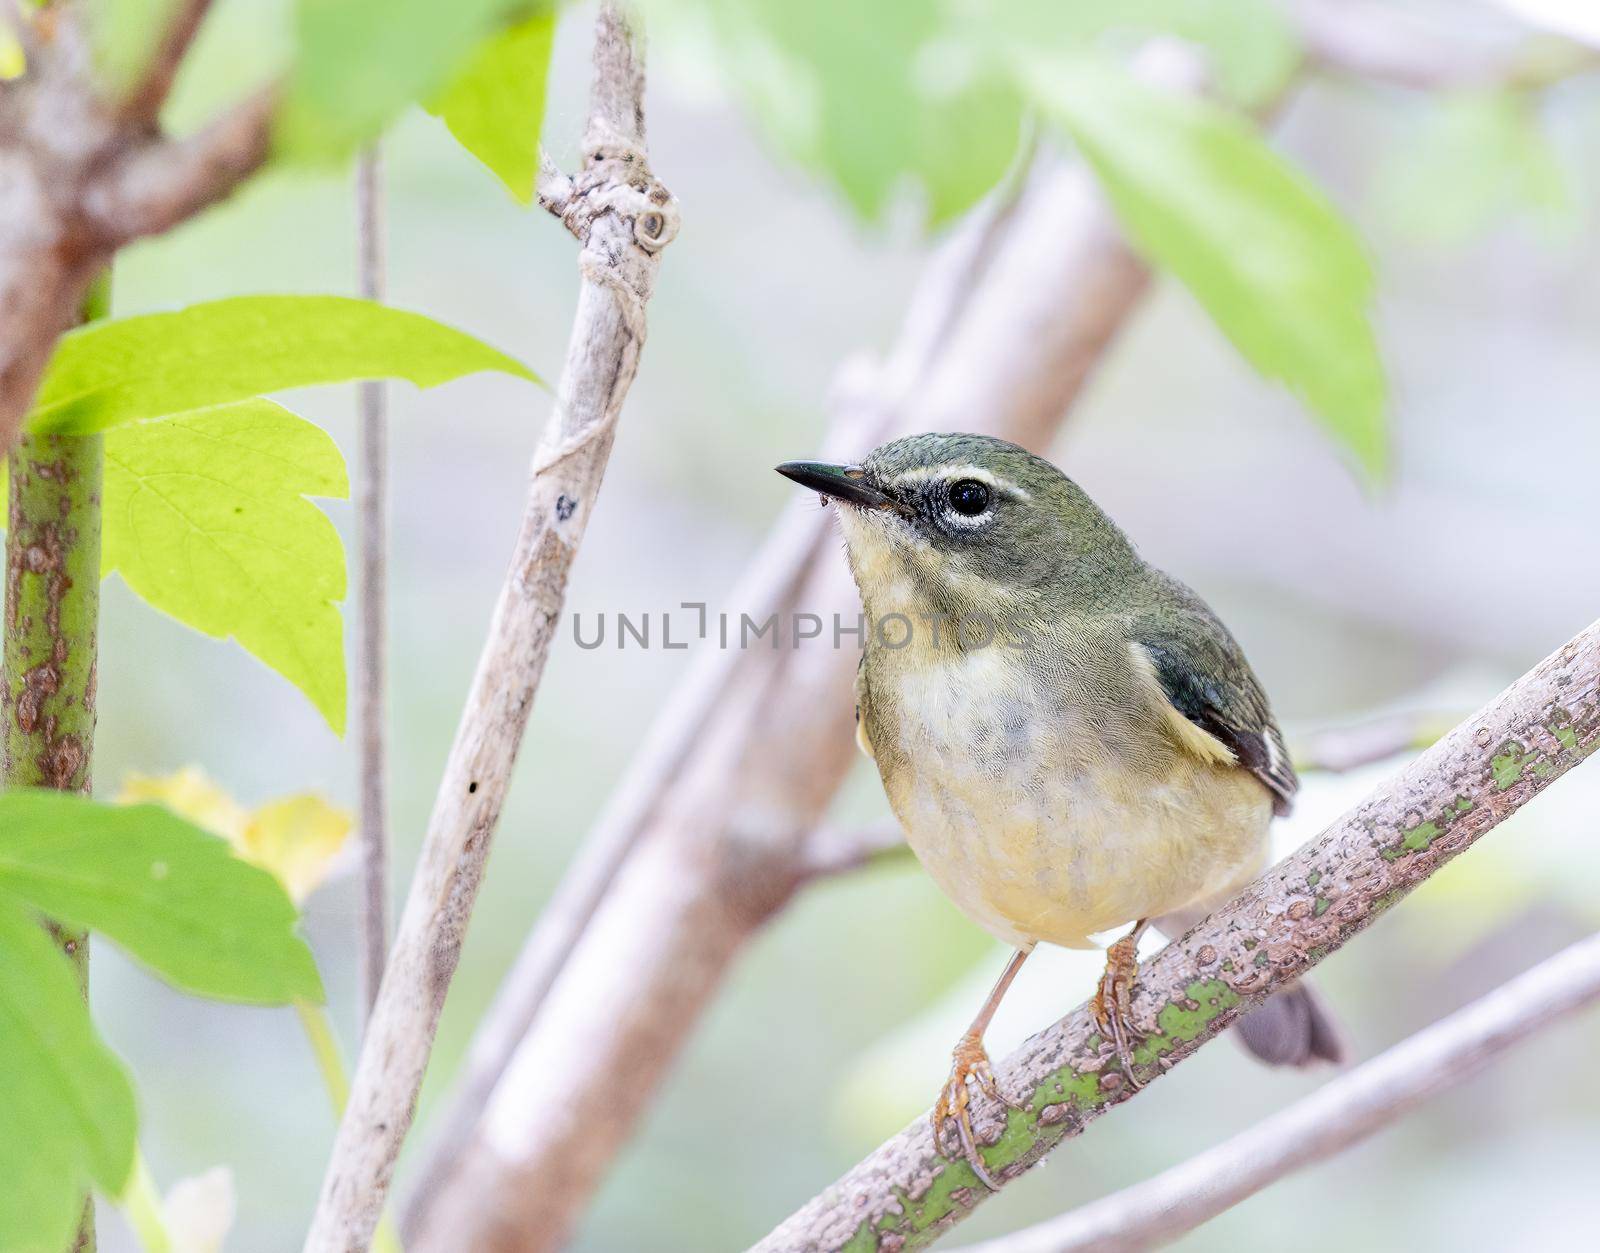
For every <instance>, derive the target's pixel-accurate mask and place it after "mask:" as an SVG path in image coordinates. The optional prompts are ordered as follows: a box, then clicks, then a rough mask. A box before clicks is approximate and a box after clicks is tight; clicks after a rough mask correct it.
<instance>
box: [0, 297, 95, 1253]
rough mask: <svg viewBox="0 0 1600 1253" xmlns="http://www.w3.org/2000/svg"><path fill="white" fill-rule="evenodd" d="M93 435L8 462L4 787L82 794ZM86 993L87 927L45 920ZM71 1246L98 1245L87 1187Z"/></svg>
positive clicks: (90, 617)
mask: <svg viewBox="0 0 1600 1253" xmlns="http://www.w3.org/2000/svg"><path fill="white" fill-rule="evenodd" d="M109 306H110V279H109V277H108V276H105V275H102V276H101V277H100V278H99V279H98V280H97V282H96V283H95V284H94V285H93V286H92V287H91V289H90V293H89V297H88V299H87V300H86V301H85V304H84V308H83V309H82V311H81V312H82V319H81V320H83V321H89V320H91V319H94V318H102V317H105V316H106V314H107V313H109V312H110V307H109ZM104 462H105V439H104V437H103V436H100V435H26V436H24V437H23V438H22V439H21V440H20V441H19V442H18V443H17V446H16V447H15V448H13V449H12V450H11V454H10V457H9V459H8V462H7V467H6V468H7V472H8V473H7V475H6V476H5V477H6V479H7V480H8V483H7V491H8V495H9V503H8V507H7V510H6V551H5V557H6V582H5V616H4V623H3V626H0V631H3V634H4V649H3V651H4V661H3V665H0V786H3V787H44V788H53V789H55V790H56V791H59V792H82V793H84V794H87V793H88V791H89V787H90V781H91V765H92V762H93V758H94V723H95V675H96V673H97V671H98V669H99V648H100V478H101V472H102V469H103V467H104ZM46 925H47V926H48V928H49V930H50V933H51V935H52V936H53V937H54V938H55V940H56V942H57V943H58V944H60V945H61V949H62V951H63V952H64V953H66V955H67V956H68V957H69V958H70V959H71V960H72V964H73V966H74V967H75V968H76V969H77V972H78V986H79V987H80V988H81V989H82V991H83V994H84V997H85V998H87V997H88V995H89V933H88V932H87V931H83V930H80V929H77V928H72V927H64V926H61V925H60V924H58V923H53V922H51V923H47V924H46ZM72 1247H73V1251H74V1253H93V1251H94V1247H95V1229H94V1200H93V1198H92V1197H90V1196H85V1197H84V1201H83V1218H82V1220H81V1221H80V1222H79V1225H78V1234H77V1238H76V1239H75V1241H74V1242H73V1246H72Z"/></svg>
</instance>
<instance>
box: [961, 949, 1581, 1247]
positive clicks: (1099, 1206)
mask: <svg viewBox="0 0 1600 1253" xmlns="http://www.w3.org/2000/svg"><path fill="white" fill-rule="evenodd" d="M1597 1000H1600V935H1595V936H1591V937H1589V938H1588V939H1587V940H1582V941H1580V942H1579V943H1577V944H1574V945H1572V946H1571V947H1570V948H1566V949H1563V950H1562V951H1561V952H1560V953H1557V954H1556V955H1555V956H1554V957H1552V958H1550V959H1549V960H1547V961H1544V962H1541V963H1540V964H1539V965H1537V966H1535V967H1534V968H1533V969H1532V970H1529V971H1527V972H1525V973H1524V974H1521V975H1519V976H1517V977H1516V978H1515V979H1512V980H1511V981H1510V982H1508V983H1505V984H1503V985H1502V986H1500V987H1498V988H1496V989H1495V990H1494V991H1493V992H1490V993H1489V994H1488V995H1487V996H1484V997H1482V998H1480V999H1479V1000H1477V1001H1474V1002H1473V1003H1472V1004H1471V1005H1468V1006H1467V1007H1466V1008H1464V1009H1460V1010H1457V1011H1456V1012H1455V1013H1453V1014H1451V1015H1449V1016H1448V1017H1446V1018H1443V1019H1441V1020H1440V1021H1438V1022H1436V1023H1434V1024H1433V1025H1432V1026H1430V1027H1427V1028H1424V1029H1423V1030H1421V1031H1419V1032H1417V1033H1416V1034H1415V1035H1413V1036H1411V1037H1410V1038H1409V1039H1406V1040H1403V1041H1401V1042H1400V1043H1399V1044H1397V1045H1395V1046H1394V1047H1393V1048H1391V1049H1389V1050H1388V1051H1387V1052H1385V1053H1382V1054H1380V1055H1379V1056H1377V1057H1375V1058H1373V1059H1372V1060H1371V1061H1369V1062H1366V1063H1364V1064H1363V1065H1361V1066H1359V1067H1357V1068H1356V1069H1355V1070H1352V1071H1349V1072H1348V1073H1346V1074H1343V1075H1340V1076H1339V1077H1338V1078H1336V1079H1333V1080H1330V1081H1329V1082H1328V1083H1327V1084H1325V1085H1324V1086H1322V1087H1321V1088H1319V1089H1317V1091H1315V1092H1313V1093H1312V1094H1311V1095H1310V1096H1307V1097H1304V1098H1303V1099H1301V1100H1299V1101H1296V1102H1295V1103H1294V1104H1293V1105H1291V1106H1289V1107H1288V1108H1287V1109H1284V1110H1282V1111H1280V1112H1279V1113H1276V1114H1274V1115H1272V1116H1271V1117H1270V1118H1266V1119H1264V1120H1263V1121H1261V1122H1260V1123H1257V1124H1256V1125H1255V1126H1254V1127H1251V1128H1249V1129H1248V1130H1246V1131H1243V1132H1241V1133H1240V1134H1238V1135H1236V1136H1234V1137H1233V1138H1232V1139H1230V1140H1225V1141H1224V1142H1223V1143H1221V1144H1219V1145H1217V1146H1216V1147H1215V1148H1210V1149H1207V1150H1205V1151H1204V1152H1203V1153H1200V1154H1198V1155H1196V1156H1195V1157H1192V1158H1190V1159H1189V1160H1188V1161H1186V1162H1183V1163H1182V1164H1180V1165H1177V1166H1174V1167H1172V1168H1171V1169H1170V1170H1166V1171H1163V1172H1162V1173H1161V1174H1159V1175H1157V1176H1155V1177H1154V1178H1153V1179H1148V1180H1146V1181H1144V1182H1143V1183H1138V1184H1135V1185H1133V1186H1132V1187H1130V1188H1125V1189H1123V1190H1122V1191H1121V1192H1115V1193H1112V1194H1111V1195H1110V1196H1107V1197H1103V1198H1101V1199H1100V1200H1098V1201H1093V1202H1091V1203H1090V1204H1088V1205H1085V1206H1083V1207H1081V1208H1079V1209H1076V1210H1073V1211H1071V1212H1070V1213H1067V1214H1063V1215H1062V1216H1061V1217H1059V1218H1052V1219H1050V1220H1049V1221H1047V1222H1043V1223H1039V1224H1037V1225H1036V1226H1033V1227H1028V1228H1026V1229H1024V1230H1022V1231H1018V1232H1015V1233H1013V1234H1011V1235H1008V1236H1002V1237H1000V1238H999V1239H995V1240H989V1241H986V1242H984V1243H982V1244H975V1245H969V1246H965V1247H964V1249H963V1253H1091V1251H1092V1253H1136V1251H1137V1250H1142V1249H1150V1248H1155V1247H1157V1246H1159V1245H1163V1244H1167V1243H1169V1242H1171V1241H1172V1240H1175V1239H1177V1238H1178V1237H1179V1236H1181V1235H1183V1234H1184V1233H1185V1232H1189V1231H1193V1230H1194V1229H1195V1228H1196V1227H1198V1226H1200V1224H1202V1223H1204V1222H1208V1221H1209V1220H1211V1219H1213V1218H1215V1217H1216V1216H1217V1215H1218V1214H1221V1213H1223V1212H1225V1211H1226V1210H1229V1209H1232V1208H1233V1207H1234V1206H1235V1205H1237V1204H1239V1202H1240V1201H1243V1200H1245V1199H1246V1198H1247V1197H1251V1196H1254V1195H1255V1194H1256V1193H1257V1192H1260V1191H1261V1190H1262V1189H1263V1188H1265V1187H1267V1186H1268V1185H1270V1184H1273V1183H1276V1182H1277V1181H1278V1180H1279V1179H1282V1178H1284V1177H1285V1176H1287V1175H1290V1174H1293V1173H1294V1172H1295V1171H1298V1170H1302V1169H1304V1168H1305V1167H1307V1166H1311V1165H1315V1164H1317V1163H1319V1162H1323V1161H1326V1160H1327V1159H1328V1158H1330V1157H1332V1156H1334V1155H1335V1154H1337V1153H1342V1152H1343V1151H1344V1150H1345V1149H1348V1148H1350V1147H1351V1146H1353V1145H1356V1144H1359V1143H1360V1142H1361V1141H1363V1140H1365V1139H1367V1138H1368V1137H1369V1136H1372V1135H1375V1134H1377V1133H1378V1132H1379V1131H1382V1130H1383V1129H1384V1128H1386V1127H1389V1126H1392V1125H1393V1124H1395V1123H1397V1122H1399V1121H1400V1120H1401V1119H1402V1118H1404V1117H1405V1116H1406V1115H1407V1114H1409V1113H1411V1111H1412V1110H1414V1109H1416V1108H1417V1107H1418V1106H1419V1105H1421V1104H1422V1103H1423V1102H1425V1101H1427V1100H1429V1099H1431V1098H1432V1097H1434V1096H1437V1095H1438V1094H1439V1093H1441V1092H1445V1091H1448V1090H1449V1089H1451V1088H1454V1087H1456V1086H1457V1085H1459V1084H1461V1083H1464V1082H1465V1081H1466V1080H1468V1079H1470V1078H1472V1077H1473V1076H1474V1075H1476V1074H1478V1073H1479V1072H1480V1071H1482V1070H1483V1069H1484V1068H1485V1067H1486V1066H1488V1065H1489V1064H1490V1063H1491V1062H1494V1061H1498V1060H1499V1059H1500V1058H1501V1057H1502V1056H1504V1055H1505V1054H1507V1053H1509V1052H1510V1051H1511V1050H1512V1049H1513V1048H1515V1047H1516V1046H1517V1045H1519V1044H1523V1043H1526V1042H1527V1041H1529V1040H1533V1039H1536V1038H1538V1036H1539V1035H1541V1034H1542V1033H1543V1032H1545V1031H1547V1030H1549V1028H1551V1027H1553V1026H1555V1025H1556V1024H1558V1023H1560V1022H1563V1021H1565V1020H1566V1019H1568V1018H1570V1017H1571V1016H1572V1015H1573V1014H1575V1013H1577V1012H1578V1011H1579V1010H1582V1009H1585V1008H1587V1007H1589V1006H1590V1005H1593V1004H1594V1003H1595V1002H1596V1001H1597Z"/></svg>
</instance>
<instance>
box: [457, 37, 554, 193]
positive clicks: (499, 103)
mask: <svg viewBox="0 0 1600 1253" xmlns="http://www.w3.org/2000/svg"><path fill="white" fill-rule="evenodd" d="M555 33H556V15H555V13H554V12H553V11H551V12H546V13H535V14H534V15H533V16H532V17H530V18H528V19H526V20H525V21H522V22H518V23H516V24H515V25H512V26H508V27H506V29H505V30H503V31H500V32H498V33H496V34H494V35H491V36H490V37H489V38H488V39H486V40H484V42H483V44H482V45H481V46H480V47H479V48H478V50H477V52H475V53H474V54H473V56H472V59H471V60H470V61H469V62H468V63H467V66H466V68H465V69H464V70H462V72H461V73H460V74H458V75H457V76H456V77H455V79H454V80H452V82H451V83H450V85H449V86H448V87H446V88H445V89H444V91H443V92H442V93H440V95H439V96H438V98H437V99H435V100H433V101H432V102H431V103H430V104H429V105H428V112H430V113H432V114H434V115H435V116H436V117H438V118H440V119H441V120H442V121H443V122H444V124H445V125H446V126H448V127H449V128H450V133H451V134H452V135H454V136H455V137H456V142H458V143H459V144H460V145H461V146H462V147H463V148H465V149H466V150H467V151H468V152H470V153H471V154H472V155H473V156H475V157H477V158H478V160H480V161H482V162H483V163H484V164H485V165H486V166H488V167H489V169H490V170H492V171H493V172H494V174H495V176H496V177H497V178H498V179H499V180H500V181H501V182H502V183H504V184H505V185H506V187H507V188H508V189H509V190H510V192H511V194H512V195H513V196H515V197H516V198H517V199H518V200H520V201H521V202H522V203H523V204H527V203H528V202H529V201H530V200H532V199H533V191H534V183H535V180H536V179H537V177H538V173H539V131H540V129H541V128H542V127H543V125H544V93H545V78H546V76H547V74H548V73H549V69H550V47H551V44H552V43H553V42H554V41H555Z"/></svg>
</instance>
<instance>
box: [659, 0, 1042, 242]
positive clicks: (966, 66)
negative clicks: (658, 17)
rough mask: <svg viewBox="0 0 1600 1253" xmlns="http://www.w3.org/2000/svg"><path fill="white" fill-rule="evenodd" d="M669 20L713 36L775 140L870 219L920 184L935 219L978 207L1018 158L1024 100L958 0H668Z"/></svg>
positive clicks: (721, 63)
mask: <svg viewBox="0 0 1600 1253" xmlns="http://www.w3.org/2000/svg"><path fill="white" fill-rule="evenodd" d="M653 7H654V8H656V9H659V10H662V25H663V26H665V25H667V24H669V23H670V24H671V25H672V27H673V29H674V32H675V33H676V34H678V35H680V36H682V35H685V34H686V33H687V34H692V33H693V32H694V31H696V30H699V31H703V32H705V33H707V34H709V36H710V37H711V39H712V41H713V44H714V49H713V51H712V53H711V56H710V57H708V60H714V62H715V69H716V72H719V73H721V74H726V75H728V76H729V77H730V78H731V79H732V81H733V82H734V84H735V85H736V86H737V88H738V89H739V90H740V92H741V93H742V94H743V95H744V96H745V98H746V100H747V101H748V102H749V104H750V106H751V108H752V109H753V110H754V112H755V113H756V115H757V116H758V117H759V118H760V119H761V121H762V122H763V123H764V125H765V128H766V130H767V131H768V133H769V134H770V135H771V136H772V137H773V139H774V140H775V141H776V142H777V143H778V144H779V145H780V146H782V147H783V148H785V149H786V150H787V151H788V152H789V154H790V155H791V156H793V157H794V158H795V159H797V160H799V161H801V162H802V163H804V164H806V165H809V166H811V167H813V168H814V169H817V170H819V171H821V172H822V173H824V174H826V175H827V176H828V177H829V178H830V179H831V180H832V181H833V182H834V183H836V184H837V185H838V187H839V188H840V190H841V191H843V193H844V194H845V196H846V198H847V199H848V200H849V202H850V204H851V206H852V207H853V208H854V209H855V210H856V212H857V213H858V214H860V216H861V217H863V218H865V219H867V220H869V221H875V220H878V219H880V218H881V217H882V216H883V214H884V212H885V211H886V210H887V208H888V207H889V205H890V203H891V202H892V200H893V199H894V194H895V193H896V192H897V191H898V190H899V189H901V188H902V187H903V186H905V185H906V184H911V185H914V186H916V187H918V188H919V189H920V190H921V192H922V196H923V201H924V205H925V208H926V216H927V218H928V220H929V221H930V222H931V223H933V224H939V223H942V222H946V221H949V220H950V219H951V218H954V217H956V216H957V215H958V214H960V213H962V212H964V211H965V210H966V209H967V208H969V207H970V206H971V205H972V204H974V203H975V202H976V201H977V200H978V199H979V197H981V196H982V195H983V194H984V193H985V192H986V191H988V190H989V189H990V188H991V187H993V186H994V185H995V183H996V182H997V181H998V180H999V178H1000V177H1001V175H1002V174H1004V173H1005V171H1006V169H1007V167H1008V166H1009V165H1010V164H1011V161H1012V159H1013V157H1014V156H1015V154H1016V152H1017V148H1018V142H1019V136H1020V132H1021V121H1022V104H1021V101H1020V99H1019V98H1018V96H1017V93H1016V91H1015V90H1014V89H1013V88H1012V86H1011V84H1010V83H1009V82H1007V81H1005V79H1004V78H1003V77H1000V76H996V75H993V74H991V73H990V72H989V70H990V68H991V66H990V64H989V58H988V56H987V52H986V51H985V50H984V49H981V48H977V47H974V46H973V44H972V41H971V40H969V39H967V38H965V37H964V36H963V33H962V32H961V31H959V30H956V29H953V28H952V27H951V26H950V25H949V23H947V21H946V12H945V11H946V8H947V4H946V0H875V3H872V4H862V3H861V2H860V0H810V2H809V3H804V4H796V3H794V0H654V4H653Z"/></svg>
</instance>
